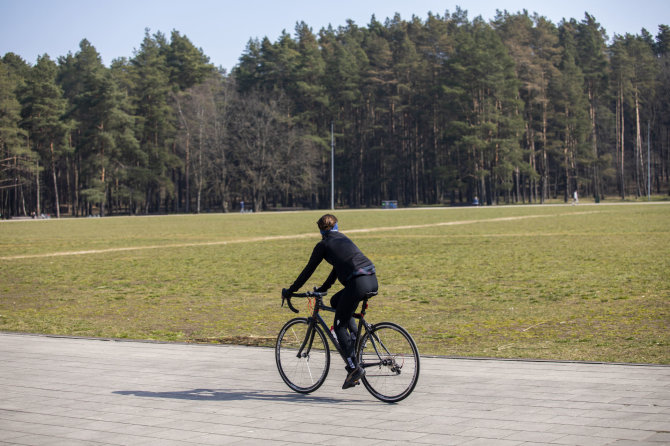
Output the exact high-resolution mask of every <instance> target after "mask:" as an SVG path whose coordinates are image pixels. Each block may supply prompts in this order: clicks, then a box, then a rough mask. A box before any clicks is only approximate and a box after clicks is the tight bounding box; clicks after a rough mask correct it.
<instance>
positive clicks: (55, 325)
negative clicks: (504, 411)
mask: <svg viewBox="0 0 670 446" xmlns="http://www.w3.org/2000/svg"><path fill="white" fill-rule="evenodd" d="M322 213H323V212H287V213H261V214H209V215H197V216H196V215H180V216H159V217H113V218H102V219H99V218H98V219H61V220H53V219H52V220H46V221H20V222H14V221H10V222H1V223H0V330H4V331H19V332H35V333H49V334H64V335H76V336H95V337H113V338H131V339H155V340H165V341H187V342H228V343H241V344H251V345H268V346H270V345H272V344H273V342H274V337H275V336H276V334H277V332H278V331H279V328H280V327H281V325H282V324H283V323H284V322H285V321H286V320H288V319H289V318H291V317H293V313H291V312H289V311H287V310H286V309H285V308H284V309H282V308H280V307H279V304H280V290H281V288H282V287H286V286H288V285H290V284H291V283H292V281H293V280H294V279H295V277H296V276H297V274H298V273H299V272H300V271H301V270H302V267H303V266H304V264H305V263H306V261H307V258H308V256H309V254H310V252H311V249H312V247H313V245H314V244H315V243H316V242H317V241H318V239H319V235H318V232H317V230H316V225H315V221H316V220H317V219H318V217H319V216H320V215H321V214H322ZM336 215H337V216H338V218H339V219H340V228H341V230H342V231H343V232H344V233H346V234H348V235H349V236H350V237H351V238H352V239H354V241H355V242H356V243H357V244H358V245H359V246H360V247H361V249H362V250H363V251H364V252H365V253H366V254H367V255H368V256H369V257H370V258H371V259H372V260H373V262H374V263H375V264H376V266H377V270H378V276H379V281H380V284H381V288H380V294H379V296H377V297H375V298H374V299H373V300H372V301H371V308H370V310H369V313H368V318H369V319H370V321H372V322H374V321H382V320H392V321H395V322H398V323H400V324H402V325H404V326H405V327H406V328H407V329H408V330H409V331H410V332H411V333H412V334H413V335H414V337H415V339H416V341H417V344H418V345H419V349H420V351H421V353H422V354H441V355H456V356H485V357H505V358H509V357H523V358H544V359H563V360H590V361H615V362H640V363H663V364H670V204H669V203H665V204H644V205H643V204H632V205H605V204H600V205H579V206H525V207H492V208H450V209H413V210H405V209H399V210H385V211H381V210H361V211H355V210H347V211H344V210H343V211H338V212H336ZM328 272H329V270H328V268H327V266H325V265H322V266H321V267H320V268H319V269H318V270H317V272H316V273H315V275H314V277H313V278H312V280H311V281H310V282H309V283H308V284H309V285H310V286H313V285H319V284H320V283H321V282H322V281H323V279H324V278H325V277H326V275H327V274H328ZM337 289H339V286H336V287H334V289H333V291H336V290H337ZM300 308H301V309H302V311H301V314H302V315H304V314H305V309H306V306H305V305H304V302H301V305H300Z"/></svg>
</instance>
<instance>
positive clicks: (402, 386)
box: [357, 322, 420, 403]
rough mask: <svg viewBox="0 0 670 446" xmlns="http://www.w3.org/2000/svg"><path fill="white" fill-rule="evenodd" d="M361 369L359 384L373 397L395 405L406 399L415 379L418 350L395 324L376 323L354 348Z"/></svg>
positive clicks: (417, 371) (418, 365)
mask: <svg viewBox="0 0 670 446" xmlns="http://www.w3.org/2000/svg"><path fill="white" fill-rule="evenodd" d="M357 358H358V360H359V363H360V364H361V366H362V367H363V368H364V369H365V375H364V376H363V378H362V381H363V385H364V386H365V388H366V389H367V390H368V392H370V393H371V394H372V396H374V397H375V398H377V399H379V400H381V401H384V402H387V403H396V402H398V401H401V400H403V399H405V398H407V397H408V396H409V395H410V394H411V393H412V391H413V390H414V388H415V387H416V383H417V381H418V379H419V368H420V360H419V349H418V348H417V346H416V343H415V342H414V339H412V336H411V335H410V334H409V333H408V332H407V330H405V329H404V328H402V327H401V326H400V325H398V324H394V323H393V322H380V323H378V324H375V325H373V326H372V330H370V331H369V332H366V333H365V335H364V336H363V338H362V339H361V342H360V343H359V344H358V348H357Z"/></svg>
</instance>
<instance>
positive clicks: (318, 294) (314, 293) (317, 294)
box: [281, 288, 328, 313]
mask: <svg viewBox="0 0 670 446" xmlns="http://www.w3.org/2000/svg"><path fill="white" fill-rule="evenodd" d="M284 289H285V288H284ZM283 291H284V290H282V295H281V306H282V307H283V306H284V301H286V303H287V304H288V307H289V308H290V309H291V311H292V312H294V313H300V310H297V309H296V308H295V307H294V306H293V305H291V298H292V297H323V296H325V295H326V294H328V293H321V292H319V291H307V292H306V293H291V295H290V296H288V297H284V293H283Z"/></svg>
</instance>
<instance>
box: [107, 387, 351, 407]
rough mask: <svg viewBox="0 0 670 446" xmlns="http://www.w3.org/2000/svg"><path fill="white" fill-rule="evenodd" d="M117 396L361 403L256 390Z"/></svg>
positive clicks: (136, 392) (120, 392) (133, 392)
mask: <svg viewBox="0 0 670 446" xmlns="http://www.w3.org/2000/svg"><path fill="white" fill-rule="evenodd" d="M112 393H114V394H117V395H130V396H139V397H147V398H172V399H178V400H200V401H239V400H264V401H284V402H309V403H327V404H351V403H355V402H360V400H352V399H346V398H341V399H340V398H338V399H334V398H326V397H320V396H314V395H303V394H299V393H288V392H287V393H272V392H265V391H256V390H229V389H193V390H179V391H174V392H148V391H146V390H117V391H115V392H112Z"/></svg>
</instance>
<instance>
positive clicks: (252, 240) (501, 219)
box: [0, 211, 603, 260]
mask: <svg viewBox="0 0 670 446" xmlns="http://www.w3.org/2000/svg"><path fill="white" fill-rule="evenodd" d="M599 212H603V211H584V212H574V213H571V214H548V215H524V216H518V217H499V218H490V219H486V220H460V221H447V222H439V223H426V224H421V225H404V226H380V227H377V228H363V229H350V230H348V231H346V233H347V234H360V233H368V232H379V231H402V230H412V229H425V228H434V227H440V226H460V225H472V224H476V223H499V222H507V221H515V220H528V219H533V218H554V217H560V216H567V215H585V214H595V213H599ZM309 237H315V233H314V232H309V233H305V234H291V235H271V236H265V237H249V238H241V239H233V240H220V241H212V242H193V243H171V244H165V245H145V246H127V247H120V248H105V249H88V250H82V251H62V252H49V253H42V254H19V255H13V256H4V257H0V260H18V259H38V258H44V257H62V256H80V255H89V254H106V253H112V252H124V251H142V250H147V249H166V248H167V249H170V248H190V247H195V246H219V245H232V244H237V243H256V242H265V241H274V240H295V239H301V238H309Z"/></svg>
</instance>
